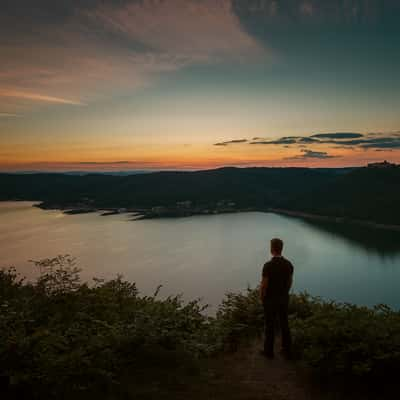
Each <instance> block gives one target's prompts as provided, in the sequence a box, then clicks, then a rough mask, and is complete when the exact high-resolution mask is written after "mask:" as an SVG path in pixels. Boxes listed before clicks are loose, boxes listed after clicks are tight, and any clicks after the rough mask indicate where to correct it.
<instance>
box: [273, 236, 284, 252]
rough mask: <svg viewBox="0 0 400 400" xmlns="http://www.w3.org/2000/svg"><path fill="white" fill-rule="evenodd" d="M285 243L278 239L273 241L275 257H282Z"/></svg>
mask: <svg viewBox="0 0 400 400" xmlns="http://www.w3.org/2000/svg"><path fill="white" fill-rule="evenodd" d="M282 249H283V241H282V240H281V239H278V238H274V239H272V240H271V254H272V255H273V256H280V255H281V254H282Z"/></svg>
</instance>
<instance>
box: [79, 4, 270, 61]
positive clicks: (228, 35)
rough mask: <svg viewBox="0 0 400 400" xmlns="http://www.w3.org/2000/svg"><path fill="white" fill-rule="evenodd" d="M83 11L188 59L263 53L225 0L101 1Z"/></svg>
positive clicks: (127, 34) (129, 35)
mask: <svg viewBox="0 0 400 400" xmlns="http://www.w3.org/2000/svg"><path fill="white" fill-rule="evenodd" d="M87 15H88V17H89V18H90V19H91V20H92V21H97V22H100V23H101V25H102V26H103V27H104V28H105V29H107V30H109V31H112V32H114V33H117V34H120V35H124V36H125V37H127V38H128V39H129V40H131V41H132V42H134V43H139V44H141V45H142V46H143V47H147V48H148V49H153V50H154V51H159V52H163V53H169V54H174V55H176V56H178V57H185V58H187V59H189V60H191V61H193V62H199V61H200V62H202V61H210V60H213V61H215V60H217V59H221V58H224V57H249V56H260V55H266V51H265V49H264V47H262V46H261V45H260V44H259V43H258V42H257V41H256V40H255V39H254V38H253V37H252V36H250V35H248V34H247V33H246V32H244V31H243V29H242V26H241V24H240V21H239V19H238V17H237V16H236V15H235V14H234V13H233V10H232V5H231V1H230V0H218V1H215V0H203V1H198V0H168V1H157V2H155V1H152V0H144V1H140V2H138V1H130V2H127V3H125V4H124V5H122V6H112V5H111V6H110V5H104V6H100V7H98V8H96V9H95V10H91V11H89V12H88V13H87Z"/></svg>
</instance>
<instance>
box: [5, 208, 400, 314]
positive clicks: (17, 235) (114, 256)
mask: <svg viewBox="0 0 400 400" xmlns="http://www.w3.org/2000/svg"><path fill="white" fill-rule="evenodd" d="M130 219H131V217H130V216H129V215H114V216H108V217H101V216H99V215H98V214H95V213H93V214H81V215H73V216H71V215H64V214H62V213H61V212H59V211H43V210H40V209H38V208H35V207H32V203H26V202H20V203H15V202H3V203H0V264H1V266H3V267H5V266H10V265H13V266H15V267H16V268H17V269H18V270H19V271H20V272H21V273H22V274H23V275H25V276H27V277H28V278H34V276H35V269H34V267H33V265H32V264H30V263H29V262H28V260H29V259H35V260H37V259H41V258H45V257H53V256H56V255H58V254H66V253H68V254H71V255H73V256H75V257H76V258H77V260H78V262H79V266H80V267H81V268H82V269H83V272H82V276H83V278H84V279H87V280H89V279H91V278H92V277H99V278H111V277H115V276H116V274H118V273H121V274H123V275H124V277H125V278H126V279H129V280H131V281H135V282H136V283H137V285H138V288H139V289H140V291H141V292H142V293H146V294H149V293H152V292H153V291H154V289H155V288H156V287H157V285H159V284H163V289H162V293H163V294H165V295H167V294H172V293H184V295H185V297H186V298H194V297H202V298H203V299H204V301H205V302H207V303H210V304H213V305H217V304H218V303H219V302H220V301H221V299H222V297H223V295H224V293H225V292H226V291H230V290H231V291H238V290H242V289H245V288H246V287H247V285H251V286H255V285H256V284H257V283H258V281H259V279H260V271H261V267H262V264H263V262H264V260H265V259H266V258H267V256H268V255H267V250H266V246H267V242H268V240H269V239H270V238H271V237H272V236H279V237H282V238H283V239H284V240H285V244H286V249H285V250H286V251H285V255H286V256H287V258H289V259H291V260H292V261H293V264H294V266H295V279H294V290H296V291H300V290H307V291H308V292H310V293H311V294H313V295H320V296H322V297H324V298H327V299H335V300H339V301H349V302H355V303H358V304H366V305H373V304H377V303H386V304H389V305H391V306H392V307H395V308H400V290H399V289H400V234H399V233H393V232H389V231H382V230H374V229H369V228H368V229H367V228H361V227H354V226H346V225H338V224H315V223H310V222H306V221H304V220H301V219H296V218H292V217H285V216H280V215H276V214H265V213H257V212H251V213H242V214H225V215H216V216H197V217H190V218H183V219H163V220H147V221H132V220H130Z"/></svg>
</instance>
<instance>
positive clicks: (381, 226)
mask: <svg viewBox="0 0 400 400" xmlns="http://www.w3.org/2000/svg"><path fill="white" fill-rule="evenodd" d="M268 212H273V213H275V214H281V215H288V216H290V217H298V218H304V219H312V220H317V221H322V222H334V223H336V224H353V225H360V226H365V227H369V228H375V229H384V230H390V231H397V232H400V225H391V224H382V223H379V222H374V221H367V220H363V219H354V218H347V217H335V216H329V215H318V214H311V213H306V212H303V211H292V210H286V209H282V208H268Z"/></svg>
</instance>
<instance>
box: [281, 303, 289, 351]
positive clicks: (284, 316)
mask: <svg viewBox="0 0 400 400" xmlns="http://www.w3.org/2000/svg"><path fill="white" fill-rule="evenodd" d="M288 305H289V304H288V303H282V304H280V305H279V323H280V326H281V334H282V350H283V352H284V353H285V355H286V356H287V357H290V356H291V353H292V338H291V335H290V329H289V321H288Z"/></svg>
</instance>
